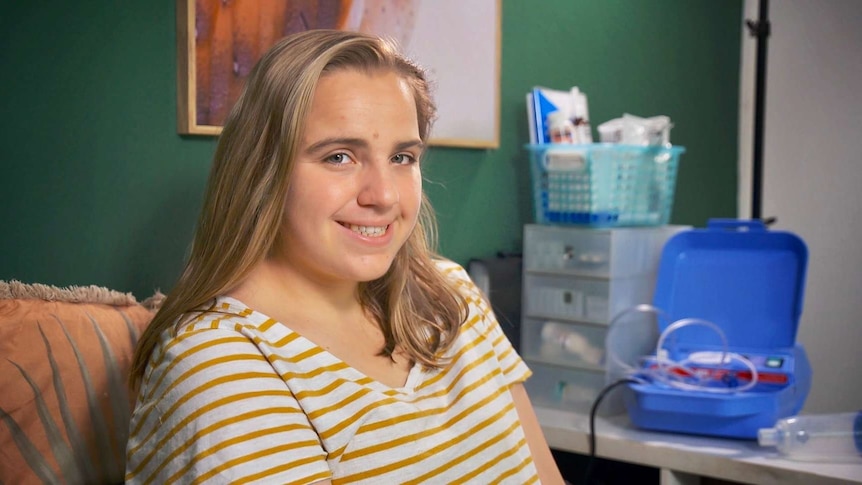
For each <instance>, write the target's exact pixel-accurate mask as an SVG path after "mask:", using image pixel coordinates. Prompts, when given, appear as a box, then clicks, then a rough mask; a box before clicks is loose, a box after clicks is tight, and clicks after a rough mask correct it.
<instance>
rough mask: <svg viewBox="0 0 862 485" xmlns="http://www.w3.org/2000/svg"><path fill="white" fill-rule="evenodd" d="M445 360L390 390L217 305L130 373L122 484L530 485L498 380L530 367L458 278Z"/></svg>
mask: <svg viewBox="0 0 862 485" xmlns="http://www.w3.org/2000/svg"><path fill="white" fill-rule="evenodd" d="M439 266H440V269H441V271H443V272H444V273H447V274H448V275H449V276H450V278H452V279H453V280H454V281H456V283H457V284H458V285H459V287H460V288H462V290H463V291H464V294H465V295H466V296H467V298H468V302H469V316H468V319H467V322H466V323H465V324H464V325H463V326H462V328H461V332H460V335H459V337H458V338H457V341H456V342H455V344H454V346H453V347H452V348H451V349H450V350H449V352H448V355H449V356H450V357H451V363H450V364H449V365H447V366H446V367H445V368H443V369H440V370H432V371H425V370H423V369H422V368H421V367H420V366H414V368H413V369H411V370H410V373H409V376H408V378H407V382H406V384H405V386H404V387H402V388H399V389H393V388H391V387H388V386H386V385H384V384H382V383H379V382H377V381H375V380H373V379H371V378H369V377H367V376H365V375H364V374H362V373H360V372H359V371H357V370H356V369H354V368H352V367H350V366H348V365H347V364H345V363H344V362H342V361H341V360H339V359H338V358H336V357H335V356H333V355H331V354H329V353H328V352H327V351H326V350H324V349H322V348H320V347H318V346H317V345H315V344H314V343H312V342H311V341H309V340H307V339H305V338H304V337H302V336H301V335H299V334H297V333H296V332H293V331H292V330H290V329H289V328H287V327H286V326H284V325H281V324H279V323H278V322H276V321H274V320H272V319H271V318H269V317H267V316H266V315H262V314H260V313H258V312H256V311H254V310H252V309H250V308H248V307H246V306H245V305H244V304H242V303H241V302H239V301H237V300H235V299H232V298H227V297H221V298H219V299H218V300H217V302H216V307H217V308H216V309H217V310H219V311H220V312H221V313H208V314H206V315H205V316H203V317H201V318H200V319H199V320H197V321H195V322H193V323H191V324H189V325H187V326H185V327H184V328H183V329H182V331H181V332H180V333H179V335H178V336H176V337H171V336H170V334H169V333H168V332H166V333H165V334H164V336H163V337H162V340H161V341H160V343H159V345H158V346H157V347H156V351H155V352H154V353H153V357H152V359H151V362H150V365H149V366H148V368H147V372H146V374H145V376H144V380H143V384H142V387H141V391H140V393H139V397H138V403H137V406H136V408H135V411H134V414H133V416H132V421H131V429H130V438H129V442H128V446H127V463H126V479H127V483H132V484H136V483H157V484H164V485H169V484H172V483H182V484H186V483H228V482H231V483H267V484H270V483H296V484H307V483H313V482H315V481H319V480H323V479H327V478H329V479H331V480H332V481H333V483H375V484H383V483H386V484H389V483H435V484H436V483H477V484H490V483H537V482H538V478H537V474H536V468H535V466H534V464H533V461H532V459H531V457H530V451H529V448H528V446H527V441H526V438H525V436H524V432H523V430H522V428H521V426H520V423H519V421H518V416H517V411H516V410H515V407H514V403H513V401H512V397H511V394H510V393H509V392H508V388H509V386H510V385H511V384H513V383H516V382H521V381H523V380H525V379H526V378H527V377H528V376H529V375H530V371H529V370H528V369H527V367H526V365H525V364H524V362H523V361H522V360H521V359H520V357H519V356H518V355H517V354H516V353H515V351H514V349H513V348H512V346H511V344H510V343H509V341H508V340H507V339H506V337H505V335H504V334H503V332H502V330H501V329H500V327H499V324H498V323H497V321H496V319H495V318H494V315H493V313H492V312H491V310H490V308H489V306H488V304H487V302H485V301H484V300H483V298H482V296H481V295H480V293H479V291H478V290H477V289H476V287H475V286H474V285H473V283H472V282H470V280H469V277H468V276H467V274H466V272H465V271H464V270H463V268H461V267H460V266H458V265H456V264H454V263H452V262H441V263H439Z"/></svg>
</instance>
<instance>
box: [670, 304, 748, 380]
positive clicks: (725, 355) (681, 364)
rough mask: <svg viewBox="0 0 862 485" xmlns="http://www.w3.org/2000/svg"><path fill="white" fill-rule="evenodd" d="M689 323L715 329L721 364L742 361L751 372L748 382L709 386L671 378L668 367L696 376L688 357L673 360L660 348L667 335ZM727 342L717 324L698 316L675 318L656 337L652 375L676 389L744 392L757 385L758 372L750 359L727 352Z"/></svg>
mask: <svg viewBox="0 0 862 485" xmlns="http://www.w3.org/2000/svg"><path fill="white" fill-rule="evenodd" d="M690 325H701V326H704V327H707V328H709V329H710V330H713V331H715V332H716V333H717V334H718V335H719V337H721V343H722V351H721V360H720V362H721V365H724V364H725V363H726V362H728V359H730V360H736V361H738V362H742V364H743V365H745V366H746V367H747V368H748V370H749V371H750V372H751V380H750V381H749V382H748V384H746V385H744V386H740V387H709V386H704V385H700V384H689V383H686V382H682V381H679V380H676V379H673V378H672V377H670V376H671V373H670V372H668V369H682V370H684V371H685V372H686V373H688V374H690V375H693V376H696V375H697V374H696V373H695V372H694V371H692V370H691V369H690V368H689V367H687V364H688V363H689V359H684V360H682V361H674V360H672V359H668V358H667V356H665V355H664V352H662V350H663V349H664V342H665V340H667V337H668V335H670V334H672V333H673V332H676V331H677V330H679V329H681V328H684V327H688V326H690ZM727 349H728V344H727V337H726V336H725V335H724V332H722V330H721V328H719V326H718V325H716V324H714V323H712V322H710V321H708V320H703V319H700V318H683V319H681V320H677V321H675V322H673V323H672V324H671V325H670V326H668V327H667V328H666V329H665V330H664V332H662V333H661V335H660V336H659V339H658V343H657V344H656V352H655V356H656V365H657V369H656V371H655V372H654V373H653V376H654V377H656V378H657V379H658V380H659V381H661V382H663V383H665V384H667V385H669V386H671V387H675V388H677V389H682V390H686V391H703V392H716V393H735V392H744V391H747V390H749V389H751V388H753V387H754V386H756V385H757V380H758V374H757V367H755V366H754V364H753V363H752V362H751V360H750V359H747V358H745V357H744V356H742V355H740V354H737V353H734V352H728V351H727Z"/></svg>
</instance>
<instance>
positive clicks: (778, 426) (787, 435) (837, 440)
mask: <svg viewBox="0 0 862 485" xmlns="http://www.w3.org/2000/svg"><path fill="white" fill-rule="evenodd" d="M757 442H758V443H759V444H760V445H761V446H774V447H776V448H777V449H778V451H779V452H780V453H781V454H782V455H784V456H785V457H787V458H790V459H793V460H801V461H823V462H860V463H862V411H860V412H855V413H837V414H811V415H802V416H793V417H789V418H783V419H779V420H778V422H776V423H775V427H774V428H762V429H760V430H758V432H757Z"/></svg>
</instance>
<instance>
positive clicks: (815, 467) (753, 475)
mask: <svg viewBox="0 0 862 485" xmlns="http://www.w3.org/2000/svg"><path fill="white" fill-rule="evenodd" d="M536 415H537V416H538V418H539V422H540V423H541V424H542V431H543V432H544V434H545V439H546V440H547V441H548V444H549V445H550V446H551V448H554V449H558V450H562V451H570V452H574V453H579V454H584V455H586V454H589V441H588V436H589V429H590V428H589V416H588V415H586V414H580V413H573V412H565V411H559V410H555V409H547V408H542V407H536ZM596 456H599V457H601V458H607V459H610V460H617V461H624V462H628V463H636V464H639V465H646V466H652V467H656V468H665V469H669V470H673V471H678V472H684V473H689V474H692V475H698V476H704V477H713V478H720V479H724V480H731V481H737V482H743V483H755V484H806V485H807V484H811V483H817V484H827V485H828V484H833V483H834V484H846V483H862V458H860V460H859V462H858V463H822V462H802V461H794V460H789V459H786V458H783V457H782V456H780V455H779V453H778V452H777V451H775V450H774V449H772V448H764V447H761V446H759V445H758V444H757V442H756V441H755V440H737V439H727V438H717V437H709V436H694V435H685V434H678V433H665V432H658V431H648V430H643V429H638V428H636V427H634V426H633V425H632V424H631V422H630V421H629V419H628V415H626V414H625V413H623V414H618V415H614V416H599V417H596Z"/></svg>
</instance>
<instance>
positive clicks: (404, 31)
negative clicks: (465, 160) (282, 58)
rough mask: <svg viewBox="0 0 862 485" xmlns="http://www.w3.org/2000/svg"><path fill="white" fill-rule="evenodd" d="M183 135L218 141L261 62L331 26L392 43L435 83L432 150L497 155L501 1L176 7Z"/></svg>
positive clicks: (198, 0)
mask: <svg viewBox="0 0 862 485" xmlns="http://www.w3.org/2000/svg"><path fill="white" fill-rule="evenodd" d="M176 1H177V58H178V70H177V78H178V86H177V98H178V100H177V101H178V105H177V118H178V131H179V133H181V134H193V135H218V134H220V133H221V127H222V124H223V123H224V120H225V118H226V117H227V114H228V112H229V111H230V109H231V107H232V106H233V103H234V102H235V101H236V99H237V97H238V96H239V93H240V92H241V90H242V86H243V83H244V81H245V78H246V77H247V76H248V74H249V73H250V71H251V68H252V67H253V66H254V64H255V63H256V62H257V60H258V59H259V58H260V56H261V55H262V54H263V53H264V52H265V51H266V50H267V49H268V48H269V47H270V46H272V45H273V44H274V43H275V42H277V41H278V39H280V38H281V37H284V36H286V35H289V34H291V33H294V32H298V31H302V30H308V29H315V28H329V29H339V30H352V31H360V32H367V33H372V34H377V35H382V36H386V37H390V38H392V39H394V40H395V41H397V42H398V43H399V45H400V46H401V50H402V51H403V52H404V53H405V54H406V55H407V56H408V57H410V58H412V59H413V60H415V61H416V62H418V63H419V64H420V65H422V66H423V67H424V68H425V70H426V71H427V72H428V75H429V77H430V80H431V82H432V85H433V86H434V98H435V100H436V102H437V107H438V119H437V122H436V123H435V125H434V130H433V132H432V138H431V140H430V143H431V144H432V145H441V146H457V147H467V148H496V147H497V146H498V145H499V134H498V132H499V117H500V1H501V0H473V1H471V2H470V6H469V7H466V6H465V5H464V3H463V0H230V1H227V0H176Z"/></svg>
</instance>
